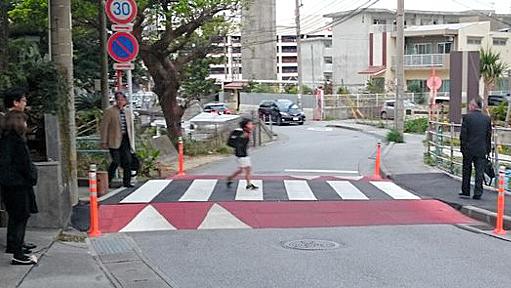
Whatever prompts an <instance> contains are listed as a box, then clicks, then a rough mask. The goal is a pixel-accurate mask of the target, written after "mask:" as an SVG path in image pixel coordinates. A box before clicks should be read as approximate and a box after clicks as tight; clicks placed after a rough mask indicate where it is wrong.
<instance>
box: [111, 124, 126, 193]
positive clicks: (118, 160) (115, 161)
mask: <svg viewBox="0 0 511 288" xmlns="http://www.w3.org/2000/svg"><path fill="white" fill-rule="evenodd" d="M110 156H112V163H111V164H110V167H109V168H108V181H109V182H110V183H111V182H112V179H114V177H115V171H116V170H117V168H119V165H121V167H122V170H123V177H122V182H123V185H124V186H129V185H131V146H130V140H129V137H128V134H124V135H123V137H122V142H121V147H119V149H110Z"/></svg>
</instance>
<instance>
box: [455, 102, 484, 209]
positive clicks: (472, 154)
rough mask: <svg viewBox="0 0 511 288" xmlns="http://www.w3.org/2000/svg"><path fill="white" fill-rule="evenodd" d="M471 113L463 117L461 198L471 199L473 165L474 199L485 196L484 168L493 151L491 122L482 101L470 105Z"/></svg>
mask: <svg viewBox="0 0 511 288" xmlns="http://www.w3.org/2000/svg"><path fill="white" fill-rule="evenodd" d="M468 108H469V111H470V112H469V113H468V114H466V115H463V122H462V125H461V135H460V141H461V153H462V154H463V179H462V182H463V183H462V186H461V193H460V196H462V197H470V177H471V174H472V163H473V164H474V167H475V172H476V173H475V174H476V175H475V176H476V179H475V187H474V196H473V199H476V200H479V199H481V196H482V195H483V180H484V178H483V177H484V166H485V163H486V157H487V156H488V155H489V154H490V151H491V131H492V128H491V120H490V117H489V116H488V115H486V114H483V113H482V112H481V109H482V101H481V99H476V100H472V101H470V103H469V106H468Z"/></svg>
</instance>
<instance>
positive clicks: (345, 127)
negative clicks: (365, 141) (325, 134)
mask: <svg viewBox="0 0 511 288" xmlns="http://www.w3.org/2000/svg"><path fill="white" fill-rule="evenodd" d="M326 127H328V128H339V129H345V130H350V131H356V132H361V133H364V134H366V135H370V136H373V137H376V138H378V139H380V140H382V142H383V141H384V140H385V136H384V135H380V134H378V133H374V132H370V131H365V130H364V129H362V128H356V127H352V126H348V125H343V124H328V125H326Z"/></svg>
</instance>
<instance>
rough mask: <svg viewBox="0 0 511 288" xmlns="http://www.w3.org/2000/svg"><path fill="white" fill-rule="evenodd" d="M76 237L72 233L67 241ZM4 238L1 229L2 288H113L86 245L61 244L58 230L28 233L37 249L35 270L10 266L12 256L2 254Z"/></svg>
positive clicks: (74, 243)
mask: <svg viewBox="0 0 511 288" xmlns="http://www.w3.org/2000/svg"><path fill="white" fill-rule="evenodd" d="M65 235H66V234H65ZM67 235H68V234H67ZM75 235H79V234H75V233H72V234H71V236H70V238H80V237H77V236H75ZM5 237H6V229H5V228H0V249H1V251H0V252H1V253H0V287H1V288H15V287H22V288H29V287H37V288H69V287H90V288H110V287H114V286H113V285H112V284H111V282H110V281H109V279H108V278H107V277H106V275H105V274H104V273H103V271H102V270H101V269H100V266H99V264H98V263H96V261H95V260H94V259H93V257H92V256H91V254H90V253H89V246H88V245H87V244H86V243H85V242H67V241H66V242H64V241H60V240H59V239H58V238H62V237H63V236H62V234H60V230H39V229H38V230H34V229H29V230H28V231H27V235H26V237H25V238H26V239H27V241H29V242H33V243H35V244H36V245H37V246H38V247H37V248H36V250H35V251H34V252H35V255H36V256H37V257H38V259H39V263H38V264H37V265H34V266H13V265H10V260H11V257H12V255H10V254H4V250H5V241H6V240H5ZM69 240H73V241H76V239H69Z"/></svg>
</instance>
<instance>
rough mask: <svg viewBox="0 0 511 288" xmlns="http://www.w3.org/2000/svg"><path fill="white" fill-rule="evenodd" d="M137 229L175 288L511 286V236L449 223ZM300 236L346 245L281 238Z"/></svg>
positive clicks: (136, 237) (139, 239)
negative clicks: (294, 243) (300, 244)
mask: <svg viewBox="0 0 511 288" xmlns="http://www.w3.org/2000/svg"><path fill="white" fill-rule="evenodd" d="M369 212H370V211H369ZM130 236H131V237H133V238H134V240H135V241H136V243H137V244H138V246H139V247H140V248H141V249H142V251H143V252H144V253H145V255H146V256H147V257H148V258H149V259H150V261H151V262H152V263H154V264H156V266H157V268H158V269H159V270H161V271H162V272H163V273H164V274H165V275H166V276H167V277H168V278H170V279H171V280H172V281H173V282H174V283H175V285H176V287H175V288H186V287H189V288H195V287H202V288H206V287H218V288H230V287H232V288H238V287H244V288H252V287H254V288H256V287H257V288H261V287H279V288H285V287H289V288H295V287H315V288H318V287H325V288H326V287H350V288H355V287H368V288H369V287H379V288H381V287H389V288H397V287H407V288H408V287H415V288H420V287H424V288H431V287H465V288H469V287H473V288H480V287H502V288H508V287H511V274H510V273H509V267H511V243H509V242H505V241H502V240H497V239H495V238H491V237H489V236H484V235H481V234H474V233H471V232H467V231H465V230H461V229H459V228H456V227H454V226H448V225H434V226H430V225H422V226H372V227H344V228H328V229H263V230H209V231H206V230H202V231H174V232H170V233H168V232H153V233H132V234H130ZM297 239H321V240H328V241H334V242H336V243H338V244H340V247H339V248H337V249H334V250H324V251H300V250H291V249H288V248H283V247H282V245H281V244H282V242H285V241H290V240H297Z"/></svg>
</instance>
